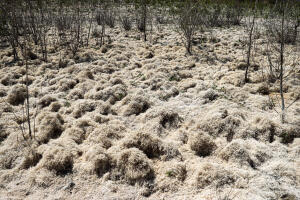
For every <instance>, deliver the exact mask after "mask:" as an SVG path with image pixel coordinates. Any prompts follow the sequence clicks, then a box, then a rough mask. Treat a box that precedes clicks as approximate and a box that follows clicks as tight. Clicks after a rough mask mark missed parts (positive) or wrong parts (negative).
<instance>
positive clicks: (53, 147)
mask: <svg viewBox="0 0 300 200" xmlns="http://www.w3.org/2000/svg"><path fill="white" fill-rule="evenodd" d="M38 151H39V152H42V151H43V154H42V159H41V160H40V162H39V163H38V165H37V166H36V169H47V170H49V171H53V172H55V174H56V175H59V176H64V175H67V174H69V173H72V172H73V165H74V161H75V159H76V158H77V157H78V156H79V150H78V148H77V147H76V143H75V142H74V141H73V140H70V139H66V138H62V139H58V140H56V141H52V142H50V143H48V144H47V145H46V146H41V147H40V148H39V149H38Z"/></svg>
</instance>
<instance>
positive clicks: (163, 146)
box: [121, 132, 180, 159]
mask: <svg viewBox="0 0 300 200" xmlns="http://www.w3.org/2000/svg"><path fill="white" fill-rule="evenodd" d="M121 145H122V146H123V147H125V148H132V147H135V148H138V149H140V150H141V151H143V152H144V153H145V154H146V155H147V156H148V158H155V157H156V158H157V157H161V158H163V159H170V158H174V157H176V156H178V155H179V154H180V153H179V151H178V149H177V148H176V147H175V146H174V145H172V144H171V143H165V142H163V141H162V140H161V139H159V138H158V137H156V136H154V135H152V134H150V133H143V132H135V133H132V134H130V135H128V136H127V137H126V138H124V140H123V141H122V142H121Z"/></svg>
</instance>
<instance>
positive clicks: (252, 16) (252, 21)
mask: <svg viewBox="0 0 300 200" xmlns="http://www.w3.org/2000/svg"><path fill="white" fill-rule="evenodd" d="M257 1H258V0H256V1H255V4H254V8H253V9H252V13H251V14H250V16H249V22H250V23H249V26H247V25H246V32H247V36H248V41H247V63H246V69H245V83H247V82H248V81H249V79H248V69H249V67H250V58H251V51H252V47H253V39H254V37H253V36H254V30H255V25H256V24H255V23H256V15H257Z"/></svg>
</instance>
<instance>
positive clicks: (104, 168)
mask: <svg viewBox="0 0 300 200" xmlns="http://www.w3.org/2000/svg"><path fill="white" fill-rule="evenodd" d="M84 151H85V152H84V153H83V155H82V158H81V162H80V163H77V164H76V165H75V166H74V169H75V170H77V171H82V172H83V173H88V174H91V175H93V174H95V175H97V176H98V177H101V176H102V175H104V174H105V173H106V172H108V171H109V170H110V168H111V163H110V162H111V158H110V157H109V156H108V155H107V154H106V153H105V149H103V148H102V147H100V146H97V145H94V146H85V150H84Z"/></svg>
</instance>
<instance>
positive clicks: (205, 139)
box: [188, 131, 216, 157]
mask: <svg viewBox="0 0 300 200" xmlns="http://www.w3.org/2000/svg"><path fill="white" fill-rule="evenodd" d="M188 144H189V146H190V148H191V149H192V150H193V151H195V153H196V154H197V155H199V156H203V157H205V156H209V155H211V154H212V152H213V151H214V150H215V149H216V144H215V143H214V141H213V140H212V138H211V137H210V136H209V135H208V134H207V133H205V132H203V131H200V132H194V133H191V134H190V136H189V139H188Z"/></svg>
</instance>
